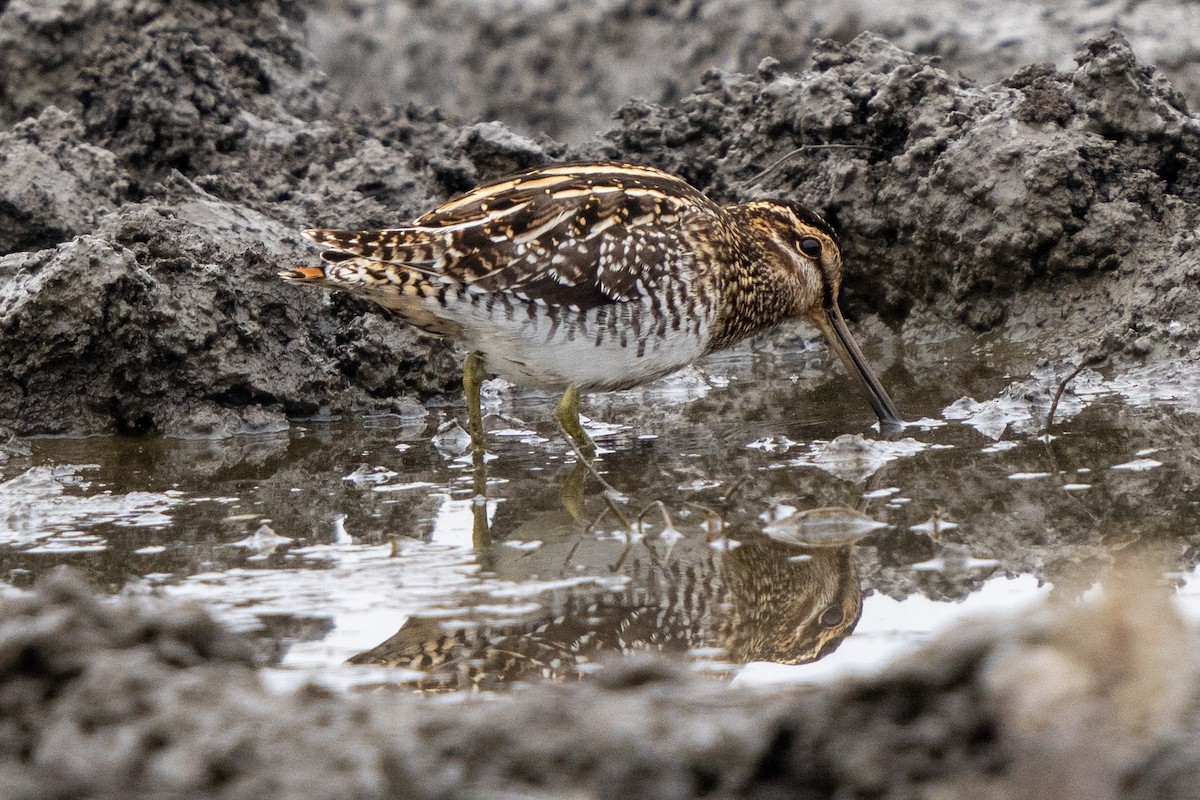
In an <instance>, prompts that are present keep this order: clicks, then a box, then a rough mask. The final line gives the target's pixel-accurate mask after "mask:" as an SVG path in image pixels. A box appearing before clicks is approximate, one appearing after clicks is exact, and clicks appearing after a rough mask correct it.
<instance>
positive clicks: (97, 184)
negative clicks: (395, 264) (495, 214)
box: [0, 0, 1200, 798]
mask: <svg viewBox="0 0 1200 800" xmlns="http://www.w3.org/2000/svg"><path fill="white" fill-rule="evenodd" d="M777 5H779V8H778V9H776V10H775V11H773V12H771V13H767V11H766V10H765V9H764V7H762V6H761V5H760V4H754V5H753V6H752V7H751V6H750V5H747V4H739V3H737V2H732V0H731V1H730V2H724V3H719V4H711V5H710V4H677V3H611V4H601V5H598V6H595V7H593V6H591V5H582V4H570V3H567V4H558V5H556V6H555V7H554V9H553V10H552V11H551V10H549V9H545V8H539V7H537V6H536V5H534V6H530V7H526V8H523V9H520V10H514V9H508V10H507V11H506V12H505V13H504V14H502V15H501V14H498V12H496V11H495V10H489V11H472V10H470V7H468V6H467V5H465V4H455V3H450V2H435V3H421V4H412V5H411V6H409V5H401V4H376V3H371V4H367V3H351V2H341V3H333V2H323V3H291V2H267V3H260V4H254V5H245V4H240V3H200V2H194V3H191V2H180V3H158V2H145V3H100V2H82V3H70V4H50V5H47V4H44V3H37V2H21V0H13V1H12V2H9V3H6V4H0V78H3V80H0V574H4V575H6V576H7V578H6V580H4V581H3V584H2V587H3V593H4V595H5V599H4V600H3V603H4V609H3V611H2V612H0V706H2V707H3V710H2V711H0V760H2V762H3V763H2V765H0V787H2V788H0V795H3V796H5V797H30V798H34V797H78V796H96V797H109V796H125V795H129V794H144V795H147V796H171V797H189V796H228V797H243V796H244V797H249V796H256V797H258V796H281V797H283V796H286V797H307V796H313V797H341V796H347V797H350V796H353V797H376V796H379V797H384V796H403V797H431V798H432V797H484V796H510V795H511V796H523V797H524V796H546V797H560V796H591V795H595V796H602V797H640V796H654V797H690V796H700V795H708V796H718V797H725V796H743V795H747V796H762V797H774V796H781V797H782V796H789V797H794V796H813V797H817V796H821V797H825V796H835V795H836V796H891V797H928V796H935V795H937V796H960V795H964V794H972V795H975V794H980V795H983V796H991V797H1024V796H1039V795H1047V796H1051V795H1052V796H1059V797H1081V798H1083V797H1118V796H1132V797H1188V796H1191V792H1192V791H1193V787H1194V783H1195V764H1196V763H1197V761H1196V758H1195V753H1196V749H1197V744H1196V739H1195V735H1194V731H1195V730H1196V722H1197V720H1196V703H1195V690H1196V686H1197V683H1196V658H1195V646H1194V630H1193V627H1192V626H1193V624H1194V622H1195V620H1196V619H1197V618H1200V583H1197V581H1196V577H1195V576H1196V565H1197V562H1200V540H1198V539H1197V527H1196V523H1197V520H1198V516H1197V513H1198V512H1197V508H1200V506H1198V503H1200V456H1198V452H1200V438H1198V436H1197V434H1196V425H1195V422H1196V416H1197V414H1198V413H1200V405H1198V404H1197V399H1196V398H1197V397H1200V377H1198V375H1200V367H1198V365H1197V359H1196V356H1195V353H1196V348H1197V345H1198V344H1200V342H1198V340H1200V303H1197V302H1196V298H1197V294H1196V292H1197V286H1198V285H1200V255H1198V254H1197V248H1196V236H1197V230H1198V226H1200V161H1198V159H1200V118H1198V117H1197V116H1196V115H1195V114H1194V113H1193V112H1190V111H1189V103H1190V104H1191V107H1195V104H1196V100H1197V90H1196V87H1197V85H1200V79H1198V78H1197V74H1196V72H1195V59H1194V52H1193V50H1194V47H1195V44H1194V42H1193V41H1192V38H1193V37H1190V36H1189V35H1186V34H1187V32H1188V31H1190V30H1191V29H1192V28H1189V27H1188V24H1187V23H1188V20H1189V19H1191V16H1190V15H1192V14H1194V11H1192V10H1191V6H1188V5H1186V4H1154V3H1147V4H1135V5H1132V6H1120V7H1116V6H1113V7H1111V8H1110V7H1109V6H1107V5H1105V4H1089V5H1088V6H1087V9H1085V10H1086V12H1087V13H1084V11H1080V12H1079V14H1072V13H1069V11H1067V10H1059V11H1054V12H1049V11H1045V10H1044V9H1040V8H1039V7H1035V6H1032V5H1031V6H1028V7H1026V6H1019V7H1014V8H1013V9H1010V11H1009V14H1010V15H1009V16H1007V17H1002V16H990V14H991V13H992V12H986V13H981V14H980V15H974V16H972V15H966V14H962V15H959V16H958V17H956V20H957V21H955V22H946V23H942V22H939V21H938V19H939V17H938V15H936V14H933V13H932V12H929V9H928V8H927V7H925V6H923V9H924V12H923V16H921V15H919V14H918V12H917V11H916V10H906V9H904V8H901V9H899V10H898V11H897V13H896V14H895V15H892V17H891V22H890V23H889V24H888V25H887V26H884V25H883V24H882V22H881V21H880V20H877V19H876V18H875V17H873V16H872V13H873V12H871V11H870V9H867V10H860V11H859V12H858V13H857V15H854V14H848V13H846V12H844V11H828V10H826V11H822V10H819V9H815V8H813V7H811V6H809V5H807V4H801V3H784V4H777ZM1043 12H1044V13H1043ZM489 15H492V16H489ZM945 18H946V19H950V18H951V17H949V16H947V17H945ZM1022 21H1024V23H1028V24H1024V23H1022ZM1114 22H1115V23H1118V24H1119V25H1120V28H1121V30H1120V31H1112V32H1110V30H1109V28H1110V26H1111V24H1112V23H1114ZM1193 27H1194V26H1193ZM868 28H870V29H873V30H875V31H876V32H877V33H882V34H885V35H886V37H887V38H883V37H881V36H879V35H876V34H865V33H861V31H863V30H865V29H868ZM1014 29H1017V30H1018V31H1019V32H1014ZM815 38H820V39H821V41H814V39H815ZM648 51H653V52H654V53H655V54H656V58H655V59H651V60H649V61H648V60H647V58H646V56H645V54H646V52H648ZM931 56H938V57H940V60H939V59H934V58H931ZM768 57H770V58H768ZM764 58H766V59H767V60H765V61H764V60H763V59H764ZM650 62H652V63H650ZM1155 64H1156V65H1157V66H1152V65H1155ZM712 66H717V67H721V68H724V69H726V70H730V71H724V72H722V71H713V70H709V67H712ZM639 96H640V97H641V98H642V99H631V98H636V97H639ZM432 104H437V105H440V106H441V108H436V107H434V105H432ZM614 113H615V117H612V115H613V114H614ZM489 117H497V118H499V120H500V121H499V122H496V121H487V118H489ZM552 137H557V138H558V139H561V140H562V141H561V142H560V141H556V140H555V138H552ZM795 151H798V152H795ZM784 157H787V158H786V159H785V160H784V161H782V162H780V159H781V158H784ZM573 158H606V159H607V158H611V159H624V160H630V161H634V162H637V163H647V164H652V165H655V166H659V167H662V168H665V169H668V170H670V171H672V172H676V173H678V174H680V175H682V176H684V177H685V178H687V179H688V180H690V181H691V182H693V183H694V184H695V185H697V186H699V187H700V188H702V189H704V190H705V191H706V192H707V193H709V195H710V196H712V197H713V198H714V199H717V200H720V201H722V202H734V201H739V200H743V199H746V198H750V197H755V196H781V197H787V198H790V199H800V200H802V201H804V202H806V203H808V204H810V205H812V206H813V207H815V208H817V209H819V210H821V211H822V212H823V213H825V214H826V215H827V216H828V217H829V218H830V219H831V221H833V222H834V224H835V225H836V226H837V227H838V229H839V230H840V232H841V236H842V241H843V247H844V251H845V258H846V283H845V286H844V287H843V307H844V308H845V309H846V312H847V316H849V317H850V318H852V320H853V321H854V324H855V327H856V330H857V331H858V334H859V336H860V338H861V340H862V341H863V342H864V345H865V350H866V351H867V356H868V359H869V360H870V361H871V362H872V363H873V364H874V365H876V366H877V367H878V369H879V371H880V373H881V376H882V379H883V382H884V383H885V384H886V385H887V386H888V388H889V391H890V392H891V393H892V395H893V397H894V398H895V399H896V400H897V403H898V404H899V406H900V408H901V409H902V410H903V411H904V413H905V417H906V418H907V419H909V420H914V421H917V422H915V423H914V424H913V425H911V426H910V427H908V428H906V429H905V430H904V431H903V432H902V433H900V434H898V435H896V436H894V437H891V438H887V437H881V436H880V435H879V434H878V433H877V432H876V431H875V430H874V429H873V428H872V427H870V426H869V423H870V418H869V412H868V410H867V409H866V408H865V407H859V406H860V404H859V403H858V400H857V397H856V396H855V395H854V393H853V390H852V388H851V384H850V382H849V380H848V379H847V378H846V377H845V376H843V375H841V373H840V372H838V371H837V370H836V369H835V368H833V367H832V365H831V364H830V362H829V360H828V358H827V354H826V353H825V351H824V349H823V348H822V347H820V346H818V345H816V344H815V343H814V340H813V338H812V336H811V332H810V331H807V330H804V329H801V328H794V329H786V330H781V331H779V332H777V333H775V334H773V335H771V336H769V337H765V338H763V339H761V340H759V341H756V342H754V343H751V344H750V345H747V346H744V347H742V348H739V349H738V350H736V351H734V352H731V353H728V354H723V355H721V356H719V357H715V358H712V359H709V360H707V361H706V362H704V363H703V364H700V365H698V366H697V367H696V368H694V369H690V370H687V371H685V372H684V373H681V374H679V375H676V376H672V377H671V378H668V379H666V380H665V381H663V382H660V383H659V384H655V385H653V386H650V387H645V388H643V389H639V390H634V391H631V392H626V393H618V394H613V395H602V396H601V395H598V396H593V397H591V398H589V399H588V400H587V402H586V404H585V409H584V411H585V413H586V414H587V415H588V416H589V417H590V418H591V420H590V422H589V423H588V425H589V429H590V431H591V433H592V434H593V436H595V437H596V439H597V441H598V442H599V443H600V444H601V446H602V448H603V451H602V454H601V457H600V459H599V461H598V467H597V468H598V469H599V470H600V472H601V473H602V476H603V478H604V479H605V480H606V481H607V482H609V483H610V484H611V486H612V488H613V489H614V490H615V492H617V493H619V494H620V495H621V496H620V497H616V496H615V495H613V494H608V495H606V493H605V492H603V491H602V490H601V487H600V484H599V483H598V481H597V480H596V479H595V478H594V477H592V476H589V475H585V474H583V473H581V472H580V471H579V469H578V467H577V465H576V464H575V462H574V458H573V456H572V455H571V454H570V452H569V450H568V449H567V447H566V446H565V444H564V443H563V442H562V441H561V440H560V439H559V438H558V435H557V432H556V431H555V430H554V429H553V427H552V426H551V425H550V424H549V422H548V420H550V419H551V418H552V413H551V412H552V409H553V403H554V398H551V397H548V396H544V395H539V394H536V393H530V392H526V391H522V390H519V389H516V388H514V387H510V386H507V385H504V384H502V383H500V382H492V383H489V384H488V385H487V387H486V388H487V397H486V402H485V411H486V412H487V426H488V429H489V445H490V449H491V455H493V456H494V459H493V460H491V461H489V463H488V483H487V494H488V498H489V499H488V503H487V505H486V506H485V511H486V514H485V515H484V517H485V518H486V521H487V530H486V531H483V530H482V529H481V528H480V525H479V517H478V516H477V515H474V514H473V513H472V512H473V507H472V503H471V496H472V493H473V492H472V480H473V476H472V471H471V459H470V456H469V451H468V449H467V443H466V442H465V439H464V437H465V434H464V433H463V431H462V430H461V427H460V425H459V423H460V422H461V421H462V419H463V417H464V414H463V409H462V404H461V401H460V400H459V398H458V397H457V396H456V394H457V392H458V389H459V377H458V375H459V372H458V370H459V365H460V354H458V353H456V352H455V351H454V349H453V348H452V347H451V346H449V345H447V344H445V343H441V342H434V341H431V340H429V339H426V338H422V337H420V336H418V335H417V334H415V333H414V332H413V331H411V330H408V329H406V328H404V327H403V326H400V325H397V324H395V323H394V322H393V321H392V320H390V319H389V318H388V317H387V316H386V315H385V314H384V313H383V312H380V311H378V310H377V309H374V308H370V307H367V306H366V305H364V304H362V303H359V302H357V301H355V300H353V299H351V298H347V297H329V298H326V297H322V296H320V295H318V294H316V293H311V292H307V291H304V290H303V289H301V288H297V287H292V286H289V285H287V284H284V283H283V282H281V281H280V280H279V279H278V278H277V277H276V273H277V271H278V270H279V269H280V268H283V267H288V266H293V265H295V264H297V263H304V262H306V261H309V260H311V259H312V252H311V250H310V249H309V248H308V247H307V246H306V245H305V244H304V243H303V241H302V239H301V237H300V236H299V234H298V231H299V229H301V228H303V227H307V226H313V225H334V226H338V227H359V226H363V227H386V226H389V225H394V224H396V223H398V222H403V221H407V220H409V219H411V218H413V217H414V216H416V215H417V214H419V213H420V212H422V211H424V210H425V209H427V208H428V207H430V206H431V205H433V204H434V203H436V202H437V201H439V200H441V199H443V198H445V197H447V196H449V195H450V194H453V193H455V192H458V191H462V190H465V189H468V188H470V187H471V186H472V185H474V184H476V183H477V182H478V181H480V180H483V179H487V178H493V177H497V176H499V175H501V174H503V173H506V172H509V171H512V170H515V169H520V168H524V167H531V166H536V165H540V164H543V163H546V162H548V161H554V160H564V159H573ZM772 165H775V166H774V167H773V168H772V169H770V170H768V171H767V172H766V174H762V173H763V171H764V170H765V169H766V168H768V167H770V166H772ZM1085 361H1086V362H1087V366H1086V368H1084V369H1082V370H1081V371H1079V372H1078V373H1074V368H1075V367H1076V366H1080V365H1082V364H1083V363H1084V362H1085ZM1073 373H1074V375H1073V377H1072V374H1073ZM1068 379H1069V380H1068ZM1064 381H1067V383H1064ZM1060 388H1062V391H1061V394H1060V392H1059V390H1060ZM849 400H853V402H849ZM1052 408H1053V419H1052V420H1051V421H1050V422H1051V424H1050V425H1049V426H1047V420H1048V416H1049V415H1050V414H1051V409H1052ZM639 517H640V519H639ZM62 566H67V567H69V568H70V569H72V570H73V574H72V575H61V574H56V573H55V571H56V570H57V569H58V568H59V567H62ZM112 595H118V596H119V597H118V598H117V599H114V598H113V597H112ZM980 614H991V615H992V616H991V617H986V619H987V620H988V621H986V622H982V623H981V622H980V621H979V620H980V619H981V618H980V616H979V615H980ZM618 653H624V654H626V655H628V656H632V659H631V660H624V661H622V660H619V659H615V658H614V656H615V655H616V654H618ZM664 653H665V654H667V655H669V656H671V657H670V658H664V657H663V655H662V654H664ZM767 662H770V663H767ZM577 679H579V680H577ZM731 682H732V687H730V685H729V684H730V683H731ZM548 683H553V684H558V685H553V686H551V685H547V684H548ZM561 684H566V685H561ZM414 686H420V687H422V688H425V689H428V690H436V691H437V692H439V693H442V694H444V695H446V696H445V697H444V698H441V699H439V700H432V699H430V698H428V697H418V696H414V695H412V693H411V692H412V689H413V688H414ZM297 687H302V688H297ZM509 689H515V691H507V690H509ZM462 690H466V691H462ZM479 690H484V691H482V692H481V691H479ZM1098 732H1099V733H1098Z"/></svg>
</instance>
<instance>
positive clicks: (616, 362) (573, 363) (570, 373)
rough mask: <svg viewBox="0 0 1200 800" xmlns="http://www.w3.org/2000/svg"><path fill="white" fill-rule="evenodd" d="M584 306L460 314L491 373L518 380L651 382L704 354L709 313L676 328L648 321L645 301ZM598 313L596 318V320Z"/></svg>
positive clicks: (554, 385)
mask: <svg viewBox="0 0 1200 800" xmlns="http://www.w3.org/2000/svg"><path fill="white" fill-rule="evenodd" d="M603 308H604V311H603V313H600V310H599V309H592V310H590V311H587V312H575V313H571V312H569V311H566V310H562V311H560V314H559V320H558V324H554V323H553V321H552V320H550V319H549V318H548V317H547V316H544V315H542V316H535V317H534V318H532V319H531V318H530V317H529V315H528V314H527V313H522V312H518V313H515V314H513V315H512V318H511V319H510V318H509V317H508V315H505V314H487V315H472V318H471V319H470V320H469V321H468V320H462V322H463V327H464V331H465V332H464V335H463V342H464V344H466V345H467V346H468V347H470V348H472V349H474V350H478V351H479V352H481V353H483V354H484V356H485V358H486V360H487V368H488V371H489V372H494V373H496V374H497V375H499V376H500V377H502V378H504V379H506V380H509V381H511V382H513V383H515V384H518V385H520V386H526V387H530V388H536V389H554V390H562V389H565V388H566V387H567V386H569V385H575V386H578V387H579V388H580V389H582V390H584V391H611V390H616V389H627V388H630V387H633V386H639V385H641V384H644V383H649V382H650V381H653V380H655V379H657V378H660V377H662V376H664V375H669V374H670V373H672V372H674V371H676V370H678V369H681V368H683V367H685V366H687V365H688V364H691V363H692V362H694V361H696V360H697V359H699V358H700V357H701V356H702V355H704V352H705V347H706V343H707V340H708V330H709V320H708V319H707V318H696V319H692V320H690V321H689V323H688V324H687V325H680V327H679V329H678V330H674V329H672V328H671V326H670V325H665V326H664V325H662V324H661V321H657V322H656V321H649V322H642V324H641V325H638V324H637V322H638V321H639V320H650V311H649V307H648V306H643V305H641V304H639V303H620V304H613V305H610V306H605V307H603ZM598 320H599V321H598Z"/></svg>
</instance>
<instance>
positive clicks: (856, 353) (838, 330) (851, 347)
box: [813, 303, 904, 428]
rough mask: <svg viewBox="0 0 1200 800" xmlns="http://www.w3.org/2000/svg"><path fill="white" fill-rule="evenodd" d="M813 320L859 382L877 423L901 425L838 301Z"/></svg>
mask: <svg viewBox="0 0 1200 800" xmlns="http://www.w3.org/2000/svg"><path fill="white" fill-rule="evenodd" d="M813 322H815V323H816V325H817V327H818V328H820V329H821V333H823V334H825V338H826V339H828V340H829V346H830V347H832V348H833V351H834V352H835V353H837V354H838V358H840V359H842V363H844V364H845V365H846V369H847V370H848V371H849V372H850V374H851V375H852V376H853V377H854V379H855V380H856V381H857V382H858V387H859V389H860V390H861V391H862V393H863V397H865V398H866V400H867V402H868V403H870V404H871V410H872V411H874V412H875V416H877V417H879V425H880V427H882V428H897V427H900V426H902V425H903V424H904V420H902V419H900V412H899V411H897V410H896V404H895V403H893V402H892V398H890V397H888V393H887V392H886V391H884V389H883V384H882V383H880V382H879V378H877V377H876V376H875V373H874V372H873V371H872V370H871V367H870V366H868V365H867V360H866V359H865V358H863V354H862V351H861V350H859V349H858V345H857V344H856V343H855V341H854V337H853V336H851V335H850V329H849V328H848V327H846V320H845V318H844V317H842V311H841V309H839V308H838V307H837V304H836V303H834V304H832V305H830V306H828V307H827V308H826V309H825V311H824V313H818V314H814V315H813Z"/></svg>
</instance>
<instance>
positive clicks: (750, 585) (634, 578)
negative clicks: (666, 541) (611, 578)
mask: <svg viewBox="0 0 1200 800" xmlns="http://www.w3.org/2000/svg"><path fill="white" fill-rule="evenodd" d="M728 543H729V545H730V546H728V547H722V548H712V547H707V546H700V547H698V548H696V549H694V550H692V551H686V550H685V552H684V553H682V554H681V553H675V554H674V556H672V555H671V553H670V552H668V553H666V554H665V555H664V554H660V553H659V552H658V549H660V548H659V547H658V545H660V544H661V543H653V544H652V543H651V542H650V541H649V540H645V541H643V542H642V543H641V544H642V545H643V546H644V547H645V549H646V552H647V553H648V554H649V557H648V558H630V559H628V560H625V561H624V562H623V563H622V565H621V573H622V574H623V575H624V576H626V577H627V578H629V580H628V582H627V583H625V584H624V585H622V586H620V587H618V588H609V589H599V588H597V587H595V586H587V587H574V588H572V589H570V590H561V591H558V592H553V593H550V594H549V596H548V597H547V598H546V599H545V602H544V603H543V606H542V607H543V609H544V610H543V612H542V613H540V614H539V615H537V616H535V617H533V618H529V619H525V620H522V621H520V622H510V623H506V624H477V625H466V624H463V623H461V622H459V621H456V622H454V623H449V622H445V621H440V620H435V619H428V618H419V617H414V618H410V619H409V620H408V621H407V622H405V624H404V625H403V627H401V628H400V630H399V631H397V632H396V634H395V635H393V636H392V637H391V638H389V639H388V640H387V641H385V642H383V643H382V644H380V645H378V646H377V647H375V648H373V649H371V650H369V651H366V652H364V653H360V654H358V655H356V656H354V657H352V658H351V659H350V662H351V663H354V664H373V665H387V666H397V667H407V668H410V669H414V670H417V671H420V672H421V673H423V677H422V678H420V679H419V680H418V681H416V685H417V687H418V688H420V689H423V690H428V691H439V690H440V691H459V690H470V689H497V688H502V687H504V686H506V685H509V684H512V683H514V682H517V681H529V680H568V679H574V678H578V677H581V676H583V675H585V674H587V673H588V672H589V671H591V669H593V668H594V665H595V663H596V662H597V660H598V659H600V658H601V657H603V656H604V655H606V654H609V653H620V654H632V653H637V652H661V653H675V654H687V653H690V654H692V655H693V656H697V654H703V657H704V658H706V659H709V660H711V661H713V662H716V664H718V665H720V664H724V665H730V666H729V667H728V669H724V670H723V669H722V668H721V667H714V668H713V669H712V670H711V671H713V672H716V673H718V674H728V672H731V671H732V668H733V667H732V665H739V664H745V663H748V662H751V661H772V662H777V663H782V664H804V663H808V662H811V661H816V660H817V659H820V658H823V657H824V656H827V655H829V654H830V653H832V652H833V651H834V650H835V649H836V648H837V646H838V645H839V644H840V643H841V641H842V640H843V639H845V638H846V637H847V636H848V635H850V633H851V631H853V630H854V627H855V626H856V625H857V624H858V620H859V617H860V615H861V613H862V589H861V587H860V585H859V576H858V567H857V565H856V563H855V560H854V555H853V545H852V544H849V543H845V544H842V545H840V546H819V547H813V546H804V545H799V544H796V543H791V542H781V541H777V540H775V539H771V538H768V537H766V536H764V535H762V534H754V535H751V536H748V537H746V538H742V539H740V540H729V542H728Z"/></svg>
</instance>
